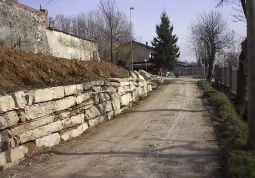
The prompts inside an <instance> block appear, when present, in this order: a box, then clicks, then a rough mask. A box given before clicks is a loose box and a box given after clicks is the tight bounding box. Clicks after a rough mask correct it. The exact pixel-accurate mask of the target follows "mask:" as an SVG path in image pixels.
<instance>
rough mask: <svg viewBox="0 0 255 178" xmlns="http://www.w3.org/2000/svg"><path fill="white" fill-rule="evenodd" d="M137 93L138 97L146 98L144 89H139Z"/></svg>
mask: <svg viewBox="0 0 255 178" xmlns="http://www.w3.org/2000/svg"><path fill="white" fill-rule="evenodd" d="M137 93H138V97H140V96H145V94H144V91H143V89H142V88H141V87H138V88H137Z"/></svg>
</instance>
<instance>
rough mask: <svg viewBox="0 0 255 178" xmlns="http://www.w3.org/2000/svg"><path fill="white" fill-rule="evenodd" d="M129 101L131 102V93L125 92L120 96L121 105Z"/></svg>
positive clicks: (125, 104)
mask: <svg viewBox="0 0 255 178" xmlns="http://www.w3.org/2000/svg"><path fill="white" fill-rule="evenodd" d="M130 102H132V96H131V93H127V94H125V95H123V96H121V97H120V104H121V106H127V105H128V104H129V103H130Z"/></svg>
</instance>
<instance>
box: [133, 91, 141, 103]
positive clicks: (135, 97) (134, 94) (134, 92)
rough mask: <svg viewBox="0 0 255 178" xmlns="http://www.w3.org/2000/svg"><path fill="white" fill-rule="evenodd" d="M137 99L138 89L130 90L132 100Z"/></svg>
mask: <svg viewBox="0 0 255 178" xmlns="http://www.w3.org/2000/svg"><path fill="white" fill-rule="evenodd" d="M138 99H139V96H138V91H137V90H134V91H133V92H132V100H133V101H137V100H138Z"/></svg>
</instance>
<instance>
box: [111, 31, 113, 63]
mask: <svg viewBox="0 0 255 178" xmlns="http://www.w3.org/2000/svg"><path fill="white" fill-rule="evenodd" d="M112 38H113V30H112V29H111V63H113V44H112V43H113V39H112Z"/></svg>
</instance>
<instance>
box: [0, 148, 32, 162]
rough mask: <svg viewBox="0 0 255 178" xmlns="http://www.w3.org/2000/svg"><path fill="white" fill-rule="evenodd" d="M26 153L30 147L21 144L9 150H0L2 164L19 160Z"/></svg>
mask: <svg viewBox="0 0 255 178" xmlns="http://www.w3.org/2000/svg"><path fill="white" fill-rule="evenodd" d="M26 153H28V148H27V147H25V146H19V147H17V148H13V149H11V150H8V151H4V152H0V166H4V165H6V164H8V163H12V162H16V161H19V160H20V159H22V158H24V157H25V154H26Z"/></svg>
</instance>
